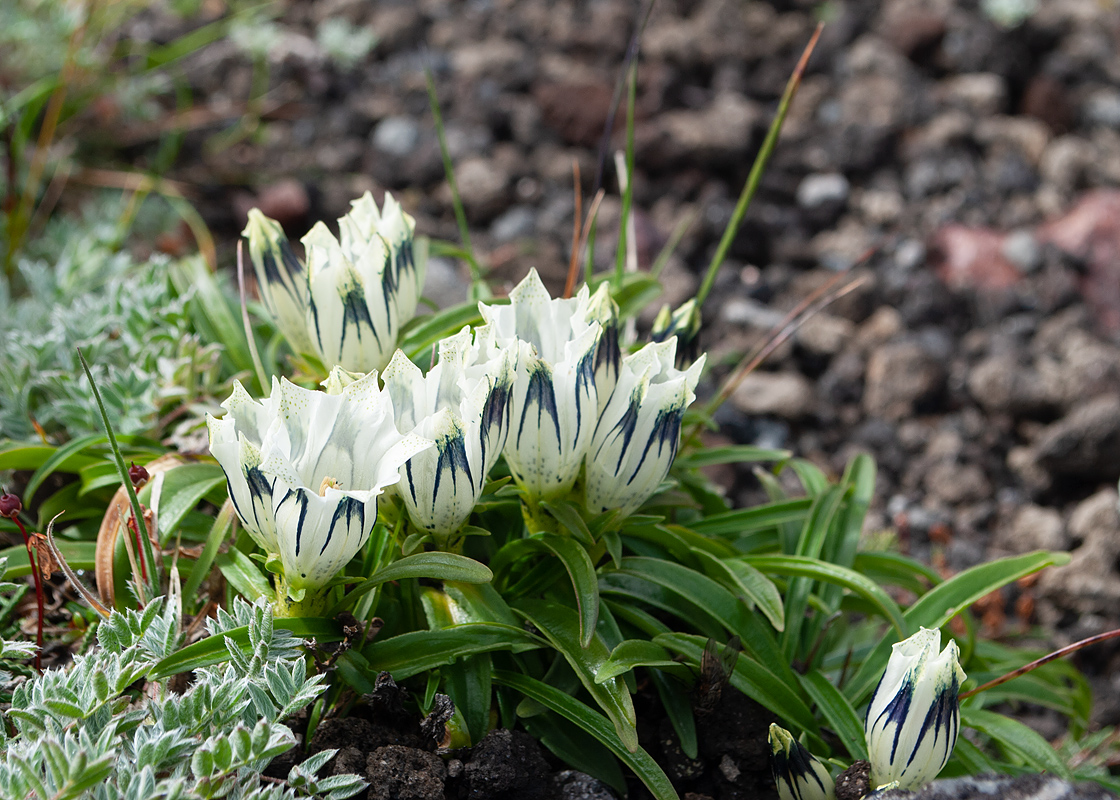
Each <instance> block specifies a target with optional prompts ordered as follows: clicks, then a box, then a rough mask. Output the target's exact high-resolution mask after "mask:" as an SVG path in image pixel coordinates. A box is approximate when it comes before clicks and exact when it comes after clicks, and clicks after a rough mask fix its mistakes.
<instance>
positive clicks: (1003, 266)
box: [933, 223, 1021, 289]
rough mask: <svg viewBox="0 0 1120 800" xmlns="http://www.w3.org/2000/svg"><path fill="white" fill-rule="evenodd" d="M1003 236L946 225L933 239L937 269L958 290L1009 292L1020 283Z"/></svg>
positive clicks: (955, 225)
mask: <svg viewBox="0 0 1120 800" xmlns="http://www.w3.org/2000/svg"><path fill="white" fill-rule="evenodd" d="M1003 241H1004V236H1003V234H1001V233H999V232H998V231H995V230H991V229H989V228H973V227H968V226H965V225H958V224H955V223H954V224H951V225H946V226H944V227H943V228H941V229H940V230H939V231H937V232H936V233H935V234H934V236H933V253H934V254H935V265H934V266H935V269H936V271H937V274H938V276H939V277H940V278H941V280H943V281H944V282H945V283H946V285H948V286H949V287H951V288H954V289H1006V288H1008V287H1010V286H1014V285H1015V284H1016V283H1017V282H1018V281H1019V279H1020V277H1021V274H1020V272H1019V270H1017V269H1016V268H1015V266H1014V265H1013V264H1012V263H1011V262H1010V261H1009V260H1008V259H1007V258H1006V257H1005V256H1004V255H1003Z"/></svg>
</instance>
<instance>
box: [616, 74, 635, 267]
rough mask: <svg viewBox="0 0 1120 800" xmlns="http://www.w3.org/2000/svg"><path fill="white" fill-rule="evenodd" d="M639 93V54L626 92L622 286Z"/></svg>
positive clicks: (619, 262)
mask: <svg viewBox="0 0 1120 800" xmlns="http://www.w3.org/2000/svg"><path fill="white" fill-rule="evenodd" d="M637 93H638V54H637V53H636V52H635V53H634V58H633V59H632V60H631V62H630V78H629V86H628V87H627V93H626V175H625V178H623V176H621V175H620V176H619V183H625V186H624V187H623V190H622V211H621V212H620V214H619V218H618V249H617V250H616V251H615V255H614V285H615V288H618V287H620V286H622V276H623V273H624V272H625V268H626V248H627V233H628V232H629V231H628V226H629V223H630V213H631V208H632V207H633V205H634V105H635V102H636V100H637Z"/></svg>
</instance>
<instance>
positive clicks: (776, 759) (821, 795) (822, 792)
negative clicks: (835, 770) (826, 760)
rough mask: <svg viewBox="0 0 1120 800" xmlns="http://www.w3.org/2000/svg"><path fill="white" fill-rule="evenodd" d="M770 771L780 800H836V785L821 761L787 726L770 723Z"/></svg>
mask: <svg viewBox="0 0 1120 800" xmlns="http://www.w3.org/2000/svg"><path fill="white" fill-rule="evenodd" d="M770 771H771V773H772V774H773V775H774V784H775V785H776V786H777V787H778V797H779V798H780V800H836V784H835V782H834V781H833V780H832V775H831V774H830V773H829V771H828V767H826V766H825V765H824V764H823V763H821V761H820V760H819V759H818V758H817V757H816V756H814V755H813V754H812V753H810V752H809V751H808V750H807V749H805V747H804V746H803V745H802V744H801V743H800V742H798V741H797V740H796V739H794V738H793V736H791V735H790V732H789V731H787V730H786V729H785V728H782V727H779V726H778V725H775V724H773V723H771V725H770Z"/></svg>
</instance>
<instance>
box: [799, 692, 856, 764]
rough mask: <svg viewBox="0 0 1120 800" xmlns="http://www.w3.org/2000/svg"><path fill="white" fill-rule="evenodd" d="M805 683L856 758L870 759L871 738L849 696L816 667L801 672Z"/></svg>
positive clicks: (849, 753) (815, 701)
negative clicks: (868, 740) (868, 746)
mask: <svg viewBox="0 0 1120 800" xmlns="http://www.w3.org/2000/svg"><path fill="white" fill-rule="evenodd" d="M800 678H801V685H802V686H803V687H804V689H805V691H806V692H807V693H808V694H809V696H810V697H811V698H813V702H814V703H816V704H817V708H819V709H820V712H821V714H823V715H824V718H825V720H826V721H827V722H828V724H829V726H830V727H831V728H832V730H833V731H835V732H836V735H837V736H839V737H840V741H841V742H843V743H844V747H845V748H847V750H848V755H850V756H851V757H852V758H853V759H864V760H866V759H867V738H866V737H865V736H864V733H863V720H861V719H860V717H859V715H858V714H856V710H855V709H854V708H852V704H851V703H849V702H848V698H846V697H844V695H843V693H842V692H841V691H840V690H839V689H837V688H836V687H835V686H833V685H832V681H830V680H829V679H828V678H826V677H825V676H824V675H822V674H821V673H820V672H819V671H817V670H813V671H812V672H809V673H807V674H805V675H801V676H800Z"/></svg>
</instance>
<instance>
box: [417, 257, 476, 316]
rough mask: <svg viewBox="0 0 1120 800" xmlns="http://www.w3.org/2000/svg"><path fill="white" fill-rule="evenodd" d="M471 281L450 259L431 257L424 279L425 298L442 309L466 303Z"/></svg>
mask: <svg viewBox="0 0 1120 800" xmlns="http://www.w3.org/2000/svg"><path fill="white" fill-rule="evenodd" d="M468 289H470V280H468V278H467V276H466V275H464V274H463V272H462V270H460V269H459V268H458V267H457V266H456V264H455V262H454V261H452V260H451V259H449V258H439V257H438V256H436V257H429V258H428V267H427V272H426V275H425V277H424V292H423V294H424V297H426V298H428V299H429V300H431V301H432V302H433V303H435V304H436V305H437V306H439V307H440V308H450V307H451V306H454V305H458V304H459V303H463V302H466V299H467V290H468Z"/></svg>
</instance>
